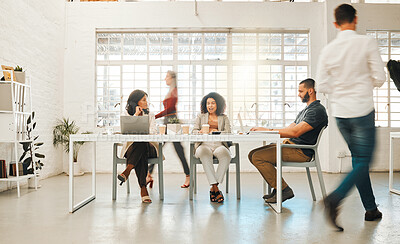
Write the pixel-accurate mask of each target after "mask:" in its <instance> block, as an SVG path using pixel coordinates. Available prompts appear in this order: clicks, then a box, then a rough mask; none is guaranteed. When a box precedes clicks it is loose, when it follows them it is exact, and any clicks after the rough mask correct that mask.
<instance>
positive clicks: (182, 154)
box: [149, 114, 190, 175]
mask: <svg viewBox="0 0 400 244" xmlns="http://www.w3.org/2000/svg"><path fill="white" fill-rule="evenodd" d="M172 118H177V117H176V114H172V115H169V116H166V117H164V124H165V125H167V124H168V120H169V119H172ZM173 144H174V148H175V152H176V154H178V157H179V159H180V160H181V163H182V167H183V172H185V174H186V175H190V171H189V165H188V163H187V161H186V157H185V151H184V150H183V147H182V144H181V143H180V142H173ZM164 145H165V144H164ZM153 171H154V164H151V165H150V166H149V172H150V174H152V173H153Z"/></svg>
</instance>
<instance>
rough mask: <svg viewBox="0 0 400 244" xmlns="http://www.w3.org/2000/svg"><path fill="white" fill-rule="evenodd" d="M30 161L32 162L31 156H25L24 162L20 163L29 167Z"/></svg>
mask: <svg viewBox="0 0 400 244" xmlns="http://www.w3.org/2000/svg"><path fill="white" fill-rule="evenodd" d="M31 163H32V158H31V157H29V158H26V159H25V160H24V162H22V164H25V165H27V166H26V167H29V165H31Z"/></svg>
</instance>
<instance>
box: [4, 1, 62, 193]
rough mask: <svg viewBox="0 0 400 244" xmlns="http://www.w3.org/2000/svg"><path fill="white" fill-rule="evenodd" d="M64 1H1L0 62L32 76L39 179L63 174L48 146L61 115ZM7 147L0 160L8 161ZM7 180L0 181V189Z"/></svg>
mask: <svg viewBox="0 0 400 244" xmlns="http://www.w3.org/2000/svg"><path fill="white" fill-rule="evenodd" d="M64 17H65V1H64V0H18V1H13V0H2V1H0V36H1V37H0V64H6V65H9V66H16V65H20V66H22V67H23V68H25V69H26V70H27V74H28V75H30V76H31V78H32V100H33V110H34V111H36V121H37V127H36V129H35V131H36V132H35V133H37V135H39V139H40V141H43V142H44V145H43V146H42V147H41V150H40V151H41V152H42V153H43V154H45V155H46V158H45V159H44V160H43V162H44V165H45V166H44V168H43V169H42V171H41V173H40V174H41V176H42V177H43V178H46V177H49V176H51V175H56V174H59V173H61V172H62V153H61V151H60V150H57V149H55V148H54V147H53V145H52V127H53V125H54V122H55V120H56V119H57V118H60V117H61V116H62V114H63V100H62V97H63V70H64V33H65V21H64ZM10 149H11V146H10V145H4V144H1V145H0V158H6V159H7V160H9V159H10ZM4 189H6V183H4V182H0V191H2V190H4Z"/></svg>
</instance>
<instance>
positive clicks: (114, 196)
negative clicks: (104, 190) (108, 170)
mask: <svg viewBox="0 0 400 244" xmlns="http://www.w3.org/2000/svg"><path fill="white" fill-rule="evenodd" d="M116 199H117V163H116V162H115V161H114V162H113V174H112V200H116Z"/></svg>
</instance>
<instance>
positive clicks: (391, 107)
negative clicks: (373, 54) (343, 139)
mask: <svg viewBox="0 0 400 244" xmlns="http://www.w3.org/2000/svg"><path fill="white" fill-rule="evenodd" d="M367 34H368V35H370V36H372V37H374V38H376V39H377V42H378V46H379V51H380V53H381V57H382V60H383V61H384V62H385V63H387V61H389V60H390V59H394V60H399V59H400V32H398V31H397V32H396V31H368V32H367ZM385 70H386V73H387V69H386V68H385ZM387 77H388V78H387V81H386V82H385V84H383V86H382V87H380V88H375V89H374V102H375V111H376V115H375V117H376V118H375V119H376V122H375V124H376V125H377V126H383V127H400V92H399V91H398V90H397V89H396V86H395V84H394V83H393V80H392V79H389V75H387Z"/></svg>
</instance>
